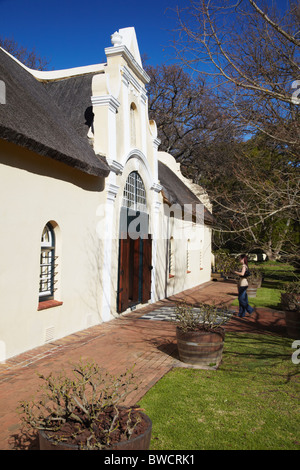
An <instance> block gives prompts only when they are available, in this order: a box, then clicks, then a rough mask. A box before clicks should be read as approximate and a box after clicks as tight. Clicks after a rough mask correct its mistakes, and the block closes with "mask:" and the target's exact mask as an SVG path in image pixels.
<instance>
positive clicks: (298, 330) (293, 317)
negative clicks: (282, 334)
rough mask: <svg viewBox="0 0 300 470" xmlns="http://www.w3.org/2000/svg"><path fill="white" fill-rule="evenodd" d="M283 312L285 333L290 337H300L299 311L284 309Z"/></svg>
mask: <svg viewBox="0 0 300 470" xmlns="http://www.w3.org/2000/svg"><path fill="white" fill-rule="evenodd" d="M284 313H285V322H286V329H287V334H288V335H289V337H290V338H293V339H300V312H297V311H295V310H286V311H285V312H284Z"/></svg>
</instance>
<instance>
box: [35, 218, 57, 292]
mask: <svg viewBox="0 0 300 470" xmlns="http://www.w3.org/2000/svg"><path fill="white" fill-rule="evenodd" d="M54 277H55V234H54V229H53V226H52V225H51V224H50V223H48V224H47V225H45V227H44V230H43V233H42V237H41V259H40V289H39V298H40V301H42V300H50V299H53V296H54Z"/></svg>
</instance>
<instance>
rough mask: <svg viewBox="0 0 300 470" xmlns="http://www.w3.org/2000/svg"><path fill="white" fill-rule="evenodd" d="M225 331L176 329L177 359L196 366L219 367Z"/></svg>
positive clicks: (220, 329) (221, 329)
mask: <svg viewBox="0 0 300 470" xmlns="http://www.w3.org/2000/svg"><path fill="white" fill-rule="evenodd" d="M224 336H225V331H224V329H223V328H221V327H219V328H218V331H205V330H195V331H183V330H182V329H180V328H178V327H177V328H176V338H177V347H178V353H179V358H180V360H181V361H182V362H185V363H188V364H194V365H198V366H203V367H207V366H210V367H212V366H217V367H218V366H219V365H220V363H221V361H222V353H223V346H224Z"/></svg>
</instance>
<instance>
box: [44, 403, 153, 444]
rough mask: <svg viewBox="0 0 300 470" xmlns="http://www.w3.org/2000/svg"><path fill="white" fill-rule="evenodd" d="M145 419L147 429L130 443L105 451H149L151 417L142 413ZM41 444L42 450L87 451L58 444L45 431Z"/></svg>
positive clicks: (129, 441) (125, 442) (124, 442)
mask: <svg viewBox="0 0 300 470" xmlns="http://www.w3.org/2000/svg"><path fill="white" fill-rule="evenodd" d="M140 414H141V416H142V417H143V419H145V420H146V423H147V429H146V430H145V431H144V432H143V433H142V434H139V435H138V436H136V437H134V438H133V439H129V440H128V441H122V442H119V443H117V444H115V445H113V446H111V447H107V448H106V449H103V450H149V447H150V440H151V432H152V422H151V419H150V418H149V416H147V415H145V414H144V413H142V412H141V413H140ZM39 443H40V450H87V449H86V448H82V447H80V446H78V445H74V444H73V445H72V444H66V443H57V442H56V441H54V440H52V439H51V438H49V437H47V435H46V433H45V432H44V431H39Z"/></svg>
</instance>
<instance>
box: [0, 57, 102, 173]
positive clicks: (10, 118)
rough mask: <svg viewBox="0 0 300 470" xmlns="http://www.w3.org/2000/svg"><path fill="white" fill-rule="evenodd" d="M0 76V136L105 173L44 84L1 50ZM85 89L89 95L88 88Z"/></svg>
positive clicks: (92, 170) (63, 160) (83, 167)
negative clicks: (0, 100) (2, 99)
mask: <svg viewBox="0 0 300 470" xmlns="http://www.w3.org/2000/svg"><path fill="white" fill-rule="evenodd" d="M0 79H1V80H2V81H3V82H4V83H5V86H6V104H3V105H0V138H1V139H5V140H7V141H9V142H12V143H15V144H17V145H20V146H22V147H26V148H27V149H29V150H32V151H34V152H36V153H38V154H40V155H44V156H46V157H50V158H53V159H55V160H58V161H60V162H62V163H65V164H67V165H69V166H71V167H73V168H76V169H78V170H80V171H83V172H85V173H88V174H90V175H94V176H107V175H108V174H109V171H110V170H109V167H108V165H107V163H106V160H105V159H104V158H103V157H100V156H98V155H95V152H94V150H93V148H92V146H91V145H89V143H88V140H87V138H86V139H83V138H82V133H81V132H78V129H76V127H75V128H74V121H72V120H70V119H68V117H67V115H66V114H64V113H63V112H62V110H61V108H60V107H58V106H57V104H56V102H55V100H54V99H52V97H51V93H50V94H49V93H48V91H47V85H46V84H43V83H41V82H39V81H38V80H37V79H36V78H34V77H33V76H32V74H31V73H30V72H28V71H27V70H26V69H25V68H23V67H22V66H21V65H20V64H19V63H18V62H16V61H15V60H14V59H13V58H12V57H10V56H9V55H8V54H6V53H5V52H4V51H3V50H1V49H0ZM82 80H83V79H82ZM49 89H50V87H49ZM88 92H90V94H91V91H90V88H89V91H88ZM78 96H79V95H77V97H78ZM85 110H86V108H84V110H83V119H84V111H85ZM77 111H78V110H77ZM87 129H88V127H87ZM86 132H87V131H86Z"/></svg>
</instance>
